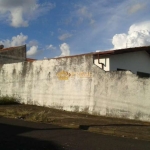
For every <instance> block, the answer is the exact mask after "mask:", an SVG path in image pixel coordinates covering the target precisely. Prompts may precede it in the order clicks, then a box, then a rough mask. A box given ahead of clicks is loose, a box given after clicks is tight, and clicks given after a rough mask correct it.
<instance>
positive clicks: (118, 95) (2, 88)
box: [0, 55, 150, 121]
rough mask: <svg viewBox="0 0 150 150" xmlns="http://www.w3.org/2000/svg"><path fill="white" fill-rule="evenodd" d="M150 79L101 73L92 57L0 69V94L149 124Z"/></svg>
mask: <svg viewBox="0 0 150 150" xmlns="http://www.w3.org/2000/svg"><path fill="white" fill-rule="evenodd" d="M149 90H150V80H149V79H139V78H138V77H137V76H136V75H134V74H132V73H130V72H104V71H103V70H101V69H100V68H99V67H98V66H96V65H94V64H93V56H92V55H83V56H77V57H68V58H59V59H51V60H43V61H34V62H33V63H29V62H28V63H15V64H6V65H3V66H1V67H0V94H1V95H6V94H7V95H10V96H12V95H13V96H15V97H18V99H20V101H21V102H24V103H28V104H34V105H41V106H48V107H53V108H58V109H63V110H68V111H83V112H86V113H90V114H97V115H106V116H112V117H124V118H130V119H137V120H143V121H150V92H149Z"/></svg>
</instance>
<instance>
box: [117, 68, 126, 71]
mask: <svg viewBox="0 0 150 150" xmlns="http://www.w3.org/2000/svg"><path fill="white" fill-rule="evenodd" d="M117 71H127V70H126V69H120V68H117Z"/></svg>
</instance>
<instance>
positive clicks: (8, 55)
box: [0, 45, 26, 64]
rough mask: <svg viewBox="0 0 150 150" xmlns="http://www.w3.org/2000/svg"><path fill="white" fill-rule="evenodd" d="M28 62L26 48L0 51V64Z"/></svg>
mask: <svg viewBox="0 0 150 150" xmlns="http://www.w3.org/2000/svg"><path fill="white" fill-rule="evenodd" d="M25 60H26V46H25V45H24V46H19V47H14V48H13V47H12V48H6V49H1V50H0V64H9V63H17V62H23V61H25Z"/></svg>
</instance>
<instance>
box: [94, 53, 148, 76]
mask: <svg viewBox="0 0 150 150" xmlns="http://www.w3.org/2000/svg"><path fill="white" fill-rule="evenodd" d="M101 57H104V58H100V63H103V64H104V65H105V66H104V70H105V71H116V70H117V68H119V69H124V70H130V71H131V72H133V73H135V74H137V72H144V73H150V65H149V64H150V55H149V54H148V53H147V52H146V51H139V52H130V53H123V54H118V55H110V56H106V57H105V56H101ZM94 63H95V65H97V66H99V67H100V68H102V65H101V64H99V63H98V58H96V57H95V59H94Z"/></svg>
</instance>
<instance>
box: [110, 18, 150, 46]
mask: <svg viewBox="0 0 150 150" xmlns="http://www.w3.org/2000/svg"><path fill="white" fill-rule="evenodd" d="M112 44H113V45H114V49H121V48H127V47H139V46H148V45H150V21H147V22H142V23H138V24H133V25H132V26H131V27H130V28H129V31H128V33H127V34H126V33H122V34H116V35H114V37H113V39H112Z"/></svg>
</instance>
